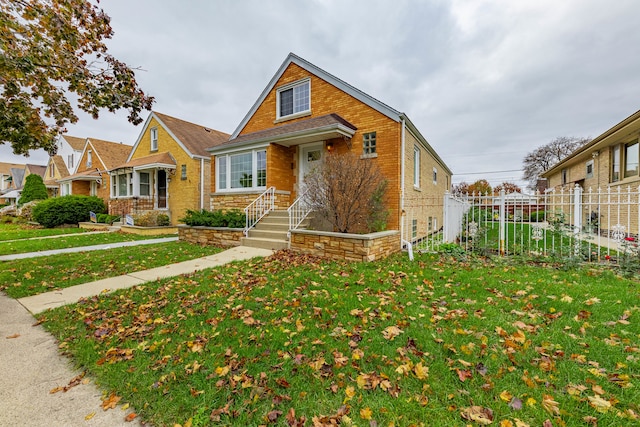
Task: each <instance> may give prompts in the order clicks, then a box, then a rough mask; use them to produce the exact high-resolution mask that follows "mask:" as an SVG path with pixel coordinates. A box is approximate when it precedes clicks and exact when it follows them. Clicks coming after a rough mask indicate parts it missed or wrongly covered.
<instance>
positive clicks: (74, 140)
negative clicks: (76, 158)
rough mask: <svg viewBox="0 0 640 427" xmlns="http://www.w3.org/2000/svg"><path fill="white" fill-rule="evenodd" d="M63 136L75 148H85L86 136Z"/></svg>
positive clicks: (78, 149)
mask: <svg viewBox="0 0 640 427" xmlns="http://www.w3.org/2000/svg"><path fill="white" fill-rule="evenodd" d="M62 137H63V138H64V140H65V141H67V143H69V145H70V146H71V148H73V149H74V150H76V151H82V149H83V148H84V143H85V138H78V137H77V136H71V135H62Z"/></svg>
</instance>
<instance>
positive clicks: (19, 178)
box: [11, 166, 24, 189]
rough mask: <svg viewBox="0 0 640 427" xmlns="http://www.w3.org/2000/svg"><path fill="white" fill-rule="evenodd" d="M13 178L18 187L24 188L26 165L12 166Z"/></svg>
mask: <svg viewBox="0 0 640 427" xmlns="http://www.w3.org/2000/svg"><path fill="white" fill-rule="evenodd" d="M11 179H12V180H13V186H14V188H16V189H19V188H22V184H23V181H24V167H22V168H21V167H20V166H18V167H16V168H11Z"/></svg>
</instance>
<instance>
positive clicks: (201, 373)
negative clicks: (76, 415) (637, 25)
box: [41, 252, 640, 427]
mask: <svg viewBox="0 0 640 427" xmlns="http://www.w3.org/2000/svg"><path fill="white" fill-rule="evenodd" d="M554 267H555V266H553V265H546V264H527V263H525V262H515V261H509V260H502V259H485V258H473V257H471V258H466V259H465V260H462V259H455V258H452V257H441V256H439V255H430V254H418V255H416V260H415V261H414V262H411V261H409V260H408V258H407V256H406V254H397V255H394V256H392V257H390V258H388V259H386V260H383V261H378V262H373V263H349V264H347V263H339V262H328V261H325V260H321V259H316V258H313V257H309V256H297V255H293V254H291V253H288V252H279V253H277V254H276V255H275V256H273V257H271V258H269V259H264V260H258V261H253V262H243V263H234V264H231V265H228V266H225V267H221V268H217V269H212V270H206V271H203V272H200V273H195V274H193V275H189V276H182V277H176V278H173V279H168V280H163V281H159V282H156V283H149V284H147V285H145V286H140V287H137V288H132V289H128V290H124V291H119V292H117V293H115V294H112V295H103V296H100V297H95V298H92V299H90V300H86V301H82V302H80V303H78V304H76V305H72V306H67V307H63V308H60V309H56V310H54V311H50V312H46V313H45V314H43V315H42V316H41V320H42V321H43V322H44V326H45V327H46V328H47V329H48V330H50V331H51V332H52V333H53V334H54V335H55V336H57V337H58V339H59V340H60V341H61V344H60V347H61V349H63V351H64V352H66V353H67V354H69V355H71V356H72V357H73V358H74V360H75V362H76V363H78V364H79V365H81V366H83V367H84V369H85V370H86V371H87V372H88V373H89V374H90V375H92V376H94V377H95V379H96V382H97V383H98V384H99V385H100V386H101V387H102V388H103V389H104V390H105V391H106V392H107V395H108V396H109V398H111V399H117V398H122V401H123V402H128V403H130V404H132V405H133V406H134V407H135V408H136V410H137V411H138V414H139V416H140V417H141V418H142V419H143V420H145V421H148V422H150V423H152V424H153V425H156V426H174V425H175V424H180V425H182V426H187V425H190V426H192V427H194V426H203V425H239V426H248V425H252V426H253V425H283V426H302V425H307V426H311V425H314V426H329V425H347V426H348V425H358V426H364V425H369V426H373V425H378V426H412V425H415V426H418V425H430V426H431V425H438V426H452V425H468V424H475V425H487V424H493V425H500V426H527V425H531V426H540V425H543V423H545V422H546V420H549V423H547V424H546V425H553V426H562V425H567V426H583V425H592V426H595V425H601V426H605V425H640V419H639V416H640V415H639V414H640V403H639V402H640V345H639V344H638V343H639V342H640V325H639V320H638V318H639V317H640V312H639V311H640V307H639V304H638V301H639V298H638V297H640V291H639V288H638V282H637V281H633V280H628V279H623V278H621V277H618V276H616V275H615V274H614V273H613V272H611V271H608V270H606V269H601V268H592V267H581V268H579V269H567V270H560V269H557V268H554Z"/></svg>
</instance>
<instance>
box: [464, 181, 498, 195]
mask: <svg viewBox="0 0 640 427" xmlns="http://www.w3.org/2000/svg"><path fill="white" fill-rule="evenodd" d="M491 192H492V188H491V184H489V181H487V180H486V179H479V180H477V181H476V182H474V183H473V184H471V185H470V186H469V193H470V194H473V193H475V194H491Z"/></svg>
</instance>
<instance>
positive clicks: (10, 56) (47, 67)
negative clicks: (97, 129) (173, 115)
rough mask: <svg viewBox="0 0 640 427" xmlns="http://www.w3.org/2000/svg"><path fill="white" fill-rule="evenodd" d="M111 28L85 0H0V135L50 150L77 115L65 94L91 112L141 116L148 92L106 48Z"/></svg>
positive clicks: (20, 145)
mask: <svg viewBox="0 0 640 427" xmlns="http://www.w3.org/2000/svg"><path fill="white" fill-rule="evenodd" d="M112 35H113V30H112V29H111V25H110V18H109V16H107V15H106V14H105V13H104V11H103V10H102V9H100V8H98V6H97V5H95V4H92V3H91V2H89V1H87V0H0V143H5V142H7V143H10V144H11V146H12V148H13V152H14V153H15V154H18V155H21V154H25V155H28V154H29V151H30V150H34V149H39V148H44V149H45V150H47V151H48V152H49V153H50V154H53V153H55V139H56V136H57V135H58V134H60V133H62V132H64V130H65V126H66V125H67V124H68V123H76V122H77V121H78V117H77V116H76V114H75V113H74V108H73V106H72V105H71V99H76V100H77V107H78V108H80V109H81V110H83V111H85V112H87V113H89V114H90V115H91V116H92V117H93V118H98V113H99V112H100V110H101V109H107V110H108V111H110V112H114V111H116V110H118V109H122V108H124V109H127V110H128V112H129V116H128V120H129V122H131V123H133V124H139V123H140V122H142V118H141V117H140V113H141V111H142V110H143V109H144V110H150V109H151V106H152V103H153V98H152V97H150V96H147V95H146V94H145V93H144V92H143V91H142V90H140V89H139V88H138V84H137V82H136V79H135V74H134V71H133V70H132V69H131V68H129V67H128V66H127V65H126V64H125V63H123V62H121V61H119V60H117V59H116V58H115V57H113V56H112V55H110V54H109V53H108V52H107V46H106V45H105V43H104V40H105V39H109V38H111V37H112Z"/></svg>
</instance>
